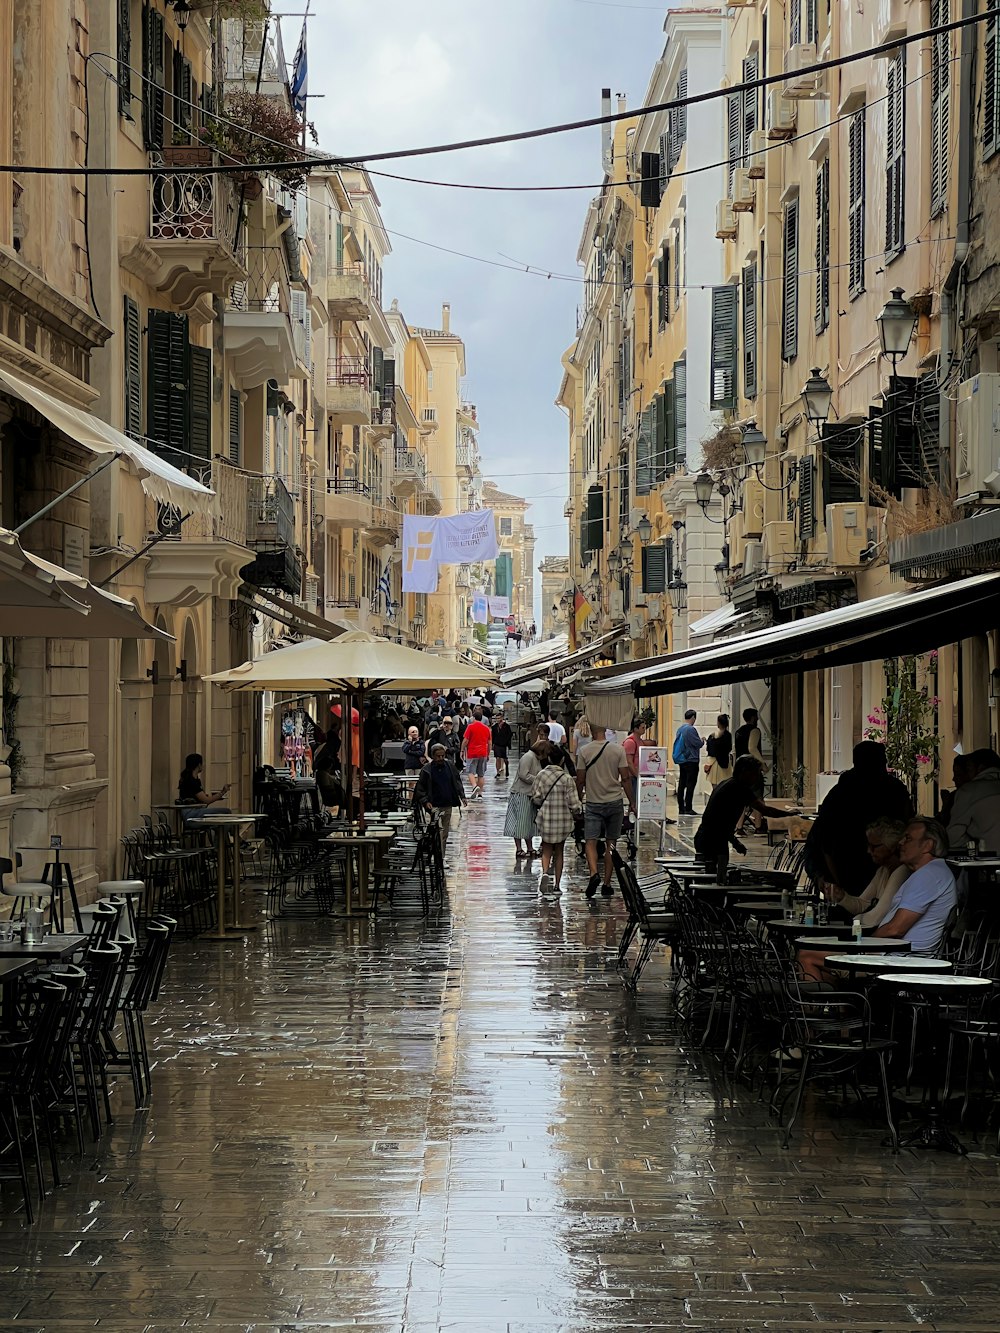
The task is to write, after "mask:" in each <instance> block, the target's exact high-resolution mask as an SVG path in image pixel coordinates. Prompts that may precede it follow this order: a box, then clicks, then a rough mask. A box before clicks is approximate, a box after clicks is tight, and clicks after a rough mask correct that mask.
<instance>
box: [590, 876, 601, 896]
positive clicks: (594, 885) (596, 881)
mask: <svg viewBox="0 0 1000 1333" xmlns="http://www.w3.org/2000/svg"><path fill="white" fill-rule="evenodd" d="M600 883H601V877H600V875H591V877H590V879H589V881H588V882H587V897H588V898H593V896H594V894H595V893H596V892H597V890H598V887H599V885H600Z"/></svg>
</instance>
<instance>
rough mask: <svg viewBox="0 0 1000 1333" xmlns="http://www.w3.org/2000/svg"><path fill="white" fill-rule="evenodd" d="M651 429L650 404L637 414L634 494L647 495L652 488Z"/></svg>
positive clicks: (651, 408)
mask: <svg viewBox="0 0 1000 1333" xmlns="http://www.w3.org/2000/svg"><path fill="white" fill-rule="evenodd" d="M653 427H654V408H653V405H652V403H650V404H649V406H648V407H644V408H643V410H642V411H641V412H640V413H639V428H638V430H637V431H636V444H635V493H636V495H648V494H649V492H650V491H651V490H652V488H653Z"/></svg>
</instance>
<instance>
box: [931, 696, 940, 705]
mask: <svg viewBox="0 0 1000 1333" xmlns="http://www.w3.org/2000/svg"><path fill="white" fill-rule="evenodd" d="M940 706H941V698H940V695H937V694H935V695H934V697H933V698H932V699H931V707H932V708H940Z"/></svg>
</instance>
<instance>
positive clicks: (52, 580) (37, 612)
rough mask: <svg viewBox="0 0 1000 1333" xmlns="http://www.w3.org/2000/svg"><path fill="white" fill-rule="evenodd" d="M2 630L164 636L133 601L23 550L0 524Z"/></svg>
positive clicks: (57, 635)
mask: <svg viewBox="0 0 1000 1333" xmlns="http://www.w3.org/2000/svg"><path fill="white" fill-rule="evenodd" d="M0 634H2V635H9V636H11V637H14V638H34V637H36V636H37V637H39V638H46V639H62V638H65V639H163V640H165V641H166V642H171V641H172V640H171V636H170V635H169V634H165V633H164V632H163V631H162V630H159V629H155V628H154V627H153V626H152V625H150V624H149V623H148V622H147V621H146V620H144V619H143V617H142V616H141V615H140V614H139V612H138V611H137V610H136V609H135V607H134V606H133V605H132V603H131V602H128V601H126V600H125V599H124V598H123V597H116V596H115V594H114V593H110V592H104V591H102V590H101V589H100V588H96V587H95V586H94V585H93V584H92V583H90V582H89V581H88V580H87V579H85V578H83V577H82V576H81V575H79V574H71V573H70V572H69V570H68V569H63V568H62V567H61V566H60V565H53V564H51V563H50V562H49V561H48V560H43V559H42V558H41V556H37V555H32V554H31V553H30V552H29V551H25V550H24V549H23V548H22V546H21V543H20V542H19V541H18V539H17V536H16V535H15V534H14V533H13V532H11V531H10V530H9V529H7V528H0Z"/></svg>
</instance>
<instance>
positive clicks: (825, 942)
mask: <svg viewBox="0 0 1000 1333" xmlns="http://www.w3.org/2000/svg"><path fill="white" fill-rule="evenodd" d="M823 929H824V930H826V929H827V927H826V926H824V927H823ZM838 929H839V927H838ZM847 930H848V936H844V935H832V934H831V935H820V936H818V937H817V936H815V935H810V936H809V937H808V938H807V937H806V936H803V937H802V939H801V940H800V941H798V942H799V943H800V944H802V946H803V948H806V949H842V946H843V943H844V940H845V939H846V938H848V937H849V935H850V930H851V926H850V922H848V925H847ZM842 952H844V953H848V952H850V953H869V952H871V953H906V954H908V953H909V952H910V941H909V940H891V939H880V938H879V937H878V936H876V935H862V937H861V939H859V940H854V939H852V940H851V946H850V949H849V950H847V949H842Z"/></svg>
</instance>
